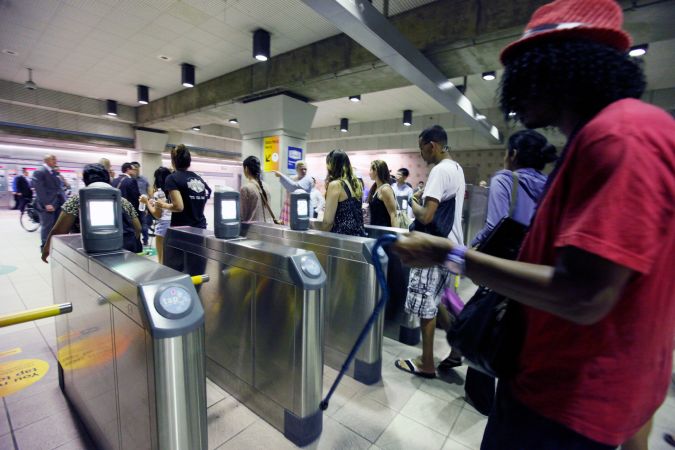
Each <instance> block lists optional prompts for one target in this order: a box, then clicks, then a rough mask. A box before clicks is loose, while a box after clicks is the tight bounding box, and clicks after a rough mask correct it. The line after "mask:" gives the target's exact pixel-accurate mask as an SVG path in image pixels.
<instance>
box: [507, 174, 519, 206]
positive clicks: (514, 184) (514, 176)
mask: <svg viewBox="0 0 675 450" xmlns="http://www.w3.org/2000/svg"><path fill="white" fill-rule="evenodd" d="M511 181H512V184H511V204H510V205H509V217H511V216H512V215H513V211H514V210H515V209H516V200H518V187H519V186H520V185H519V183H518V174H517V173H516V171H515V170H514V171H513V172H511Z"/></svg>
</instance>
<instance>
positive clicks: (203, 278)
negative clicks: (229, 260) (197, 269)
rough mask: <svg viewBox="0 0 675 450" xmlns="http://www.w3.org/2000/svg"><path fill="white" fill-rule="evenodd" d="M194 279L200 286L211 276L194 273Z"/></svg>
mask: <svg viewBox="0 0 675 450" xmlns="http://www.w3.org/2000/svg"><path fill="white" fill-rule="evenodd" d="M190 278H191V279H192V284H194V285H195V286H199V285H200V284H202V283H207V282H208V281H209V280H210V279H211V278H210V277H209V276H208V275H207V274H204V275H193V276H191V277H190Z"/></svg>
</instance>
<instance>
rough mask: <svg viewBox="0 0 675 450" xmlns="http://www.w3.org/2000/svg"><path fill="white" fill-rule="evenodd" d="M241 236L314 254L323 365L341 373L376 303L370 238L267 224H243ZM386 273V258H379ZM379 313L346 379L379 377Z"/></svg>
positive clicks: (370, 381) (381, 320)
mask: <svg viewBox="0 0 675 450" xmlns="http://www.w3.org/2000/svg"><path fill="white" fill-rule="evenodd" d="M241 234H242V236H245V237H247V238H249V239H257V240H261V241H265V242H276V243H281V244H284V245H288V246H291V247H296V248H302V249H304V250H310V251H312V252H314V254H315V255H316V257H317V258H318V259H319V261H320V262H321V265H322V266H323V268H324V270H325V271H326V275H327V277H328V280H327V284H326V306H325V309H326V314H325V324H324V354H323V356H324V361H325V363H326V364H327V365H328V366H329V367H332V368H334V369H336V370H340V368H341V367H342V365H343V364H344V362H345V359H346V358H347V355H348V354H349V352H350V350H351V349H352V346H353V345H354V343H355V342H356V339H357V338H358V336H359V333H360V332H361V329H362V328H363V326H364V325H365V324H366V322H368V319H369V318H370V315H371V314H372V312H373V310H374V309H375V305H376V304H377V301H378V300H379V298H380V294H381V292H380V287H379V285H378V283H377V279H376V276H375V268H374V266H373V264H372V258H373V255H372V247H373V244H374V243H375V241H374V240H373V239H369V238H364V237H358V236H347V235H343V234H336V233H329V232H325V231H317V230H307V231H295V230H291V229H290V228H288V227H283V226H279V225H272V224H267V223H250V224H242V231H241ZM380 258H381V261H382V267H383V269H384V270H386V264H387V263H386V256H384V255H381V256H380ZM383 323H384V318H383V314H381V315H380V316H379V317H378V320H377V322H376V323H375V324H374V325H373V328H372V330H371V331H370V332H369V333H368V336H367V337H366V339H365V340H364V342H363V345H362V346H361V348H360V349H359V351H358V353H357V354H356V358H355V359H354V363H353V364H351V365H350V367H349V371H348V372H347V375H349V376H351V377H353V378H354V379H355V380H357V381H360V382H362V383H365V384H373V383H377V382H378V381H379V380H380V379H381V378H382V327H383Z"/></svg>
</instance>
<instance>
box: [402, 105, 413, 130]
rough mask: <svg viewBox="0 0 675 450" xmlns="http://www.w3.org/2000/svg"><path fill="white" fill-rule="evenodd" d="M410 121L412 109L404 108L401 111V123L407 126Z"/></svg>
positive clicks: (410, 123)
mask: <svg viewBox="0 0 675 450" xmlns="http://www.w3.org/2000/svg"><path fill="white" fill-rule="evenodd" d="M412 123H413V122H412V109H406V110H405V111H403V125H405V126H406V127H409V126H410V125H412Z"/></svg>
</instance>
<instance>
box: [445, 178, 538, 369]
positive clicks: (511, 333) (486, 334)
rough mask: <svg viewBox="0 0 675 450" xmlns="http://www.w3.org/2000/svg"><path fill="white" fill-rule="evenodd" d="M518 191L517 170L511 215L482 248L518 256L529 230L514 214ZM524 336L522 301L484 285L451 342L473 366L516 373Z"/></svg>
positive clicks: (452, 330)
mask: <svg viewBox="0 0 675 450" xmlns="http://www.w3.org/2000/svg"><path fill="white" fill-rule="evenodd" d="M517 195H518V175H517V174H516V173H515V172H513V185H512V188H511V206H510V208H509V215H508V216H507V217H504V218H503V219H502V220H501V221H499V223H498V224H497V225H496V226H495V227H494V229H493V230H492V232H491V233H490V235H489V236H488V237H487V238H486V239H485V240H484V241H483V243H481V245H480V246H479V247H478V249H477V250H478V251H482V252H484V253H487V254H490V255H494V256H498V257H500V258H507V259H516V257H517V255H518V250H519V249H520V245H521V244H522V241H523V239H524V238H525V233H526V231H527V226H525V225H523V224H522V223H519V222H517V221H515V220H513V219H512V218H511V215H512V214H513V211H514V209H515V204H516V198H517ZM524 337H525V322H524V317H523V314H522V310H521V308H520V307H519V305H518V304H517V303H515V302H513V301H511V300H509V299H508V298H507V297H505V296H503V295H501V294H498V293H497V292H495V291H493V290H491V289H489V288H487V287H484V286H481V287H479V288H478V291H476V293H475V294H474V295H473V297H471V299H470V300H469V301H468V302H467V303H466V305H465V306H464V309H463V310H462V312H461V313H460V314H459V316H458V317H457V319H456V320H455V322H454V323H453V324H452V327H451V328H450V329H449V330H448V335H447V338H448V343H449V344H450V346H451V347H453V348H457V349H459V350H460V351H461V352H462V354H463V356H464V357H465V358H466V359H467V360H468V361H469V364H470V366H471V367H473V368H474V369H476V370H479V371H480V372H483V373H485V374H487V375H490V376H492V377H497V378H501V377H506V376H509V375H512V374H513V373H515V371H516V368H517V362H518V355H519V353H520V349H521V347H522V344H523V339H524Z"/></svg>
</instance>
